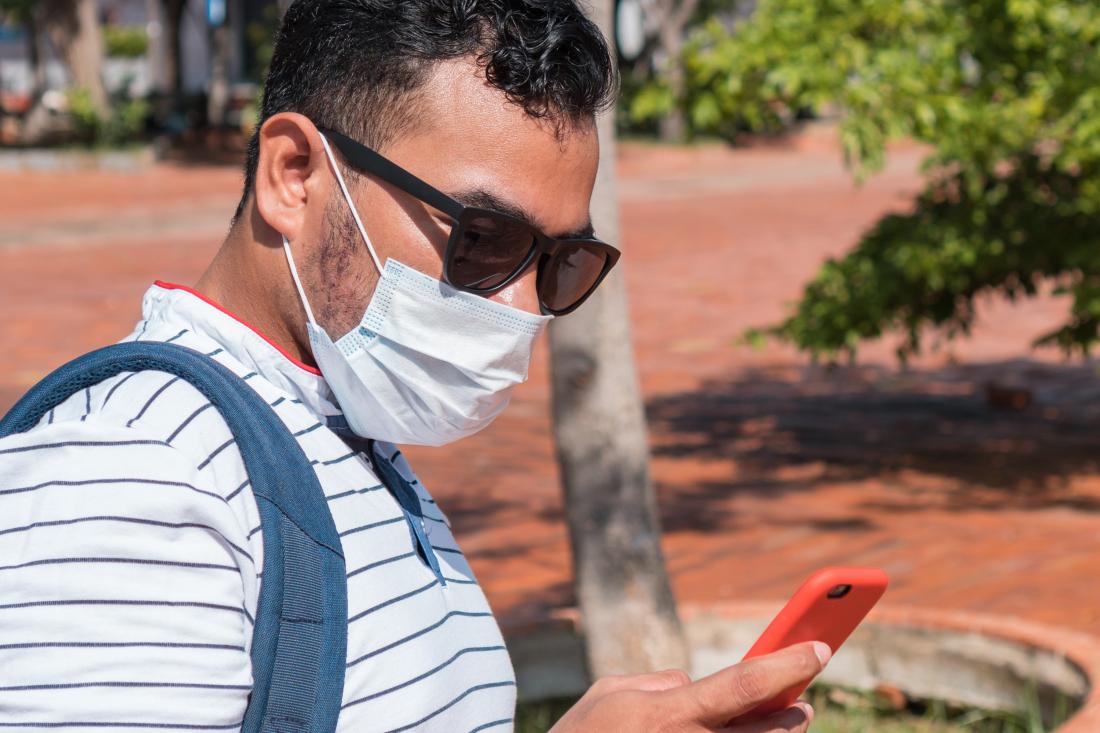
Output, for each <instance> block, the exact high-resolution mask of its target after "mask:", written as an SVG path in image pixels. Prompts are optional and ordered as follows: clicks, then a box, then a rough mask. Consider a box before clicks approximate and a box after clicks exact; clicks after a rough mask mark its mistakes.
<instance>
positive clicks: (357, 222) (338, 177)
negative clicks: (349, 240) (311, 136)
mask: <svg viewBox="0 0 1100 733" xmlns="http://www.w3.org/2000/svg"><path fill="white" fill-rule="evenodd" d="M317 134H318V135H320V136H321V144H322V145H324V146H325V155H326V156H327V157H328V162H329V165H331V166H332V171H333V173H335V174H336V182H337V183H339V184H340V191H341V192H342V193H343V194H344V201H345V202H346V203H347V205H348V208H349V209H351V215H352V218H354V219H355V226H357V227H359V233H360V234H362V235H363V241H364V242H366V244H367V251H368V252H370V256H371V259H372V260H374V266H375V267H377V268H378V275H379V276H383V273H382V263H381V262H380V261H379V260H378V255H377V254H376V253H375V251H374V245H373V244H371V242H370V237H368V236H367V230H366V227H364V226H363V220H362V219H360V218H359V212H358V211H356V210H355V204H353V203H352V202H351V194H350V193H348V187H347V184H345V183H344V174H343V173H341V172H340V166H338V165H336V158H335V157H333V155H332V148H330V147H329V145H328V140H327V139H326V138H325V133H323V132H320V131H318V132H317Z"/></svg>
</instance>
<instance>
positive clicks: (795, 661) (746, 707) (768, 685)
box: [665, 642, 829, 726]
mask: <svg viewBox="0 0 1100 733" xmlns="http://www.w3.org/2000/svg"><path fill="white" fill-rule="evenodd" d="M828 661H829V648H828V647H827V646H826V645H825V644H821V643H820V642H807V643H804V644H797V645H795V646H792V647H788V648H786V649H783V650H780V651H778V652H775V653H773V654H768V655H766V656H763V657H757V658H755V659H749V660H747V661H744V662H741V663H740V664H735V665H733V666H732V667H727V668H725V669H723V670H720V671H718V672H715V673H714V674H712V675H710V676H708V677H704V678H702V679H700V680H698V681H697V682H694V683H692V684H690V685H687V686H684V687H678V688H674V689H672V690H668V691H667V692H666V693H665V696H667V698H668V702H669V703H670V704H671V705H672V706H673V707H674V708H676V709H677V711H678V712H680V713H681V714H686V715H687V717H688V719H689V720H692V721H694V722H697V723H700V724H702V725H712V726H713V725H725V723H726V722H727V721H729V720H732V719H733V718H736V717H738V716H740V715H744V714H745V713H747V712H750V711H751V710H753V709H754V708H756V707H758V706H759V705H761V704H762V703H765V702H768V701H769V700H771V699H772V698H774V697H776V696H777V695H779V694H780V693H782V692H784V691H786V690H790V689H804V688H805V686H806V685H807V684H809V682H810V681H811V680H812V679H813V678H814V677H816V676H817V675H818V674H819V673H820V672H821V670H822V669H824V667H825V663H826V662H828Z"/></svg>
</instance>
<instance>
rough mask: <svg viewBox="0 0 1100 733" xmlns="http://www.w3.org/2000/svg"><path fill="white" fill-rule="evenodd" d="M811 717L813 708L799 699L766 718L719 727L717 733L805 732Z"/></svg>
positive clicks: (812, 716)
mask: <svg viewBox="0 0 1100 733" xmlns="http://www.w3.org/2000/svg"><path fill="white" fill-rule="evenodd" d="M813 719H814V709H813V708H812V707H810V704H809V703H806V702H801V701H799V702H796V703H795V704H794V705H792V706H791V707H789V708H787V709H786V710H780V711H779V712H778V713H772V714H771V715H769V716H768V717H766V718H761V719H760V720H755V721H753V722H751V723H735V724H733V725H731V726H729V727H728V728H721V729H719V733H806V731H808V730H809V729H810V723H811V722H812V721H813Z"/></svg>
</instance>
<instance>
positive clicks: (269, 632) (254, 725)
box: [0, 341, 348, 733]
mask: <svg viewBox="0 0 1100 733" xmlns="http://www.w3.org/2000/svg"><path fill="white" fill-rule="evenodd" d="M149 370H152V371H159V372H168V373H169V374H175V375H176V376H178V377H180V378H181V379H184V380H186V381H187V382H189V383H190V384H191V385H192V386H193V387H195V389H197V390H198V391H199V392H201V393H202V394H203V395H204V396H205V397H206V398H207V399H208V400H210V402H211V403H212V404H213V405H214V406H215V407H216V408H217V409H218V411H219V412H220V413H221V415H222V417H223V418H224V419H225V422H226V424H227V425H228V426H229V429H230V430H231V431H232V433H233V437H234V439H235V440H236V443H237V448H238V449H239V450H240V453H241V457H242V458H243V459H244V465H245V469H246V470H247V471H248V478H249V482H250V483H251V484H252V493H253V494H255V496H256V504H257V506H258V507H259V511H260V520H261V522H262V525H263V542H264V567H263V582H262V583H261V584H260V598H259V607H258V611H257V614H256V624H255V627H254V629H253V634H252V677H253V687H252V695H251V697H250V699H249V704H248V709H247V711H246V712H245V717H244V725H243V727H242V731H243V733H270V732H273V731H278V733H332V731H335V730H336V720H337V717H338V716H339V713H340V703H341V698H342V696H343V689H344V669H345V664H346V660H347V623H348V611H347V574H346V571H345V567H344V555H343V550H342V548H341V546H340V536H339V535H338V534H337V532H336V525H335V524H334V523H333V521H332V515H331V514H330V513H329V509H328V504H327V502H326V501H325V497H324V494H323V492H322V491H321V485H320V483H318V481H317V475H316V473H315V472H314V470H313V467H312V466H311V465H310V463H309V460H308V459H307V458H306V456H305V454H304V453H303V452H302V449H301V448H300V447H299V446H298V442H297V441H296V440H295V439H294V436H292V435H291V434H290V431H288V430H287V428H286V426H285V425H283V422H282V421H281V420H280V419H279V417H278V415H276V414H275V411H274V410H273V409H272V408H271V407H270V406H269V405H268V404H267V403H266V402H265V401H264V400H263V399H262V398H261V397H260V396H259V395H258V394H257V393H256V392H255V391H254V390H252V388H250V387H249V386H248V385H247V384H246V383H245V382H244V380H242V379H241V378H240V377H238V376H237V375H235V374H233V372H231V371H230V370H228V369H226V368H225V367H224V366H222V365H221V364H218V363H217V362H216V361H214V360H213V359H210V358H209V357H206V356H204V355H203V354H200V353H198V352H197V351H193V350H191V349H187V348H184V347H182V346H177V345H175V344H166V343H157V342H147V341H141V342H132V343H125V344H116V345H114V346H108V347H106V348H102V349H99V350H97V351H93V352H91V353H90V354H86V355H85V356H82V357H80V358H78V359H76V360H74V361H71V362H69V363H68V364H66V365H65V366H63V367H61V368H60V369H58V370H57V371H55V372H53V373H52V374H50V375H49V376H47V377H46V378H45V379H43V380H42V381H41V382H39V383H38V384H37V385H36V386H35V387H33V388H32V389H31V390H30V392H28V393H27V394H26V395H25V396H24V397H23V398H22V399H21V400H19V402H17V403H16V405H15V406H14V407H13V408H12V409H11V411H10V412H9V413H8V414H7V415H6V416H5V417H4V418H3V419H2V420H0V438H3V437H5V436H7V435H11V434H12V433H21V432H25V431H27V430H30V429H31V428H32V427H34V426H35V425H36V424H37V423H38V421H39V420H40V419H41V418H42V416H43V415H45V414H46V413H47V412H48V411H49V410H51V409H52V408H54V407H56V406H57V405H59V404H61V403H62V402H64V401H65V400H66V399H68V398H69V397H70V396H71V395H73V394H75V393H76V392H78V391H80V390H81V389H84V388H85V387H89V386H91V385H94V384H98V383H100V382H102V381H103V380H105V379H109V378H110V377H112V376H115V375H116V374H119V373H122V372H139V371H149Z"/></svg>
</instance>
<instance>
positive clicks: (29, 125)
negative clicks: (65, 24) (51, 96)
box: [20, 8, 50, 145]
mask: <svg viewBox="0 0 1100 733" xmlns="http://www.w3.org/2000/svg"><path fill="white" fill-rule="evenodd" d="M25 29H26V32H27V62H28V65H29V66H30V68H31V90H30V105H29V106H28V108H27V113H26V115H25V116H24V117H23V124H22V129H21V131H20V134H21V138H20V142H21V143H22V144H24V145H37V144H38V143H40V142H42V140H43V138H44V137H45V136H46V133H47V132H48V129H49V122H50V112H49V110H47V109H46V107H45V105H44V104H42V95H43V94H45V92H46V62H45V54H44V53H43V48H42V34H41V32H40V30H39V22H38V17H37V15H36V13H35V10H34V9H33V8H31V9H30V10H29V11H28V12H27V15H26V25H25Z"/></svg>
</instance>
